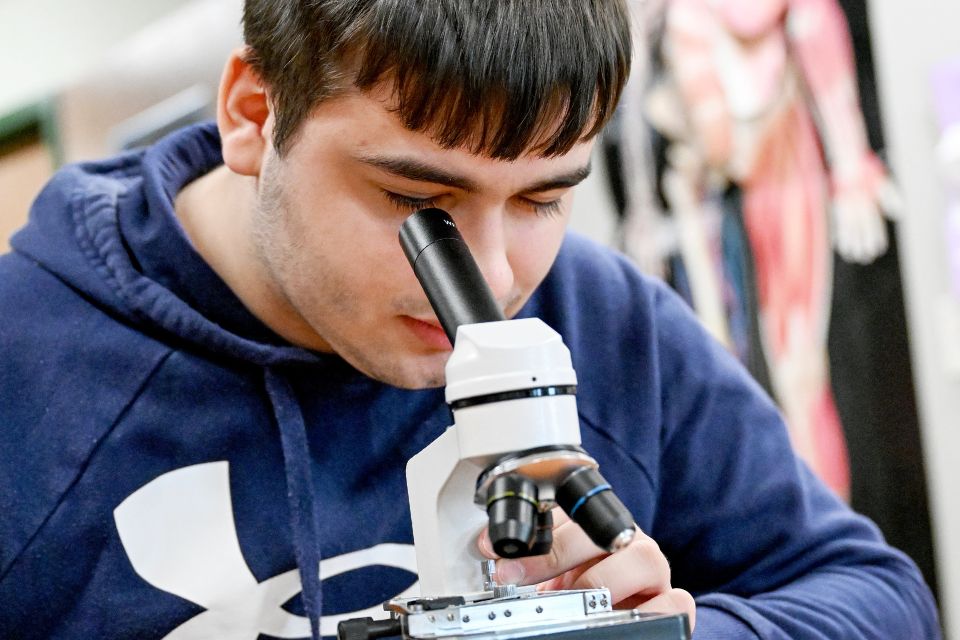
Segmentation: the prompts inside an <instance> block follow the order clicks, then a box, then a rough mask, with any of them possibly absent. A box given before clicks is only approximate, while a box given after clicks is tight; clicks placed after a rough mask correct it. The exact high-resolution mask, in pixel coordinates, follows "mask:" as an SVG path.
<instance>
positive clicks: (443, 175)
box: [357, 156, 479, 191]
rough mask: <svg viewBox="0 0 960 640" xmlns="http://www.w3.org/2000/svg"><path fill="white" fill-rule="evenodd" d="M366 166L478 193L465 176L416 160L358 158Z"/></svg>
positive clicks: (403, 176) (383, 157)
mask: <svg viewBox="0 0 960 640" xmlns="http://www.w3.org/2000/svg"><path fill="white" fill-rule="evenodd" d="M357 159H358V160H359V161H360V162H363V163H364V164H369V165H371V166H374V167H377V168H378V169H382V170H384V171H386V172H387V173H392V174H393V175H395V176H399V177H401V178H406V179H407V180H415V181H417V182H433V183H435V184H442V185H446V186H448V187H454V188H456V189H462V190H463V191H478V190H479V189H478V188H477V183H475V182H474V181H473V180H471V179H470V178H467V177H465V176H458V175H457V174H455V173H450V172H449V171H447V170H446V169H441V168H440V167H435V166H433V165H429V164H427V163H425V162H421V161H420V160H416V159H414V158H403V157H390V156H359V157H358V158H357Z"/></svg>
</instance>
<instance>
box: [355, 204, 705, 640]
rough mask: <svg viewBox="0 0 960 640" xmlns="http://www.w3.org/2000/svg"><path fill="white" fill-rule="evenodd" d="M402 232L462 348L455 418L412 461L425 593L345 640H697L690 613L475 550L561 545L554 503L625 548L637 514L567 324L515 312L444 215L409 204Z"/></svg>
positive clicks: (453, 399)
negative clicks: (595, 421) (588, 434)
mask: <svg viewBox="0 0 960 640" xmlns="http://www.w3.org/2000/svg"><path fill="white" fill-rule="evenodd" d="M400 243H401V245H402V246H403V250H404V253H405V254H406V256H407V259H408V260H409V261H410V264H411V266H412V267H413V270H414V272H415V273H416V275H417V278H418V280H419V281H420V284H421V285H422V286H423V288H424V290H425V292H426V294H427V298H428V299H429V300H430V304H431V305H432V307H433V309H434V311H435V312H436V314H437V317H438V318H439V320H440V324H441V325H442V327H443V329H444V331H445V332H446V334H447V336H448V337H449V338H450V341H451V343H452V344H453V345H454V349H453V353H452V354H451V356H450V359H449V360H448V362H447V366H446V379H447V385H446V401H447V403H448V405H449V406H450V409H451V410H452V413H453V422H454V424H453V425H452V426H450V427H448V428H447V430H446V431H445V432H444V433H443V435H441V436H440V437H439V438H437V439H436V440H434V441H433V442H432V443H431V444H429V445H428V446H427V447H426V448H425V449H424V450H423V451H421V452H420V453H418V454H417V455H415V456H414V457H413V458H411V460H410V461H409V462H408V464H407V488H408V493H409V497H410V514H411V519H412V524H413V538H414V547H415V549H416V555H417V570H418V574H419V578H420V596H419V597H416V598H407V599H394V600H391V601H389V602H387V603H385V604H384V609H386V610H387V611H389V612H390V617H389V619H386V620H374V619H372V618H358V619H353V620H347V621H344V622H341V623H340V625H339V628H338V633H337V635H338V638H339V640H371V639H373V638H381V637H392V636H401V637H403V638H405V639H407V638H409V639H414V638H415V639H428V638H429V639H435V640H444V639H447V638H463V639H466V640H472V639H477V640H480V639H483V640H506V639H510V638H530V637H538V638H547V637H550V638H560V637H563V638H574V637H576V638H590V639H596V640H617V639H619V638H633V639H635V640H689V638H690V631H689V622H688V620H687V616H686V615H657V614H647V613H641V612H639V611H629V610H626V611H624V610H614V609H613V603H612V601H611V597H610V592H609V591H608V590H607V589H603V588H600V589H572V590H561V591H542V592H540V591H537V589H536V587H535V586H520V585H515V584H502V583H501V582H500V581H499V580H498V577H497V574H496V569H495V566H496V565H495V563H494V561H493V560H488V559H484V558H483V557H482V556H481V555H480V553H479V551H478V550H477V537H478V535H479V533H480V531H481V530H482V528H483V527H485V526H486V527H487V528H488V533H489V537H490V541H491V543H492V545H493V549H494V551H495V552H496V553H497V554H498V555H499V556H500V557H503V558H520V557H524V556H533V555H541V554H545V553H548V552H549V551H550V547H551V544H552V529H553V521H552V516H551V510H552V509H553V508H554V507H556V506H559V507H560V508H562V509H563V510H564V512H566V514H567V515H568V516H569V517H570V519H571V520H573V521H574V522H575V523H577V524H578V525H579V526H580V527H581V528H582V529H583V530H584V532H585V533H586V534H587V535H588V536H589V537H590V539H591V540H592V541H593V542H594V543H595V544H596V545H597V546H598V547H599V548H601V549H604V550H606V551H608V552H610V553H614V554H615V553H616V552H617V551H618V550H620V549H622V548H624V547H626V546H627V545H628V544H629V543H630V541H631V540H632V539H633V537H634V536H635V535H636V525H635V524H634V521H633V517H632V516H631V514H630V512H629V511H628V510H627V508H626V507H625V506H624V505H623V503H622V502H621V501H620V500H619V498H617V496H616V494H615V493H614V492H613V489H612V488H611V486H610V485H609V484H608V483H607V482H606V481H605V480H604V479H603V476H601V475H600V473H599V471H598V465H597V462H596V461H595V460H594V459H593V458H591V457H590V455H589V454H588V453H587V452H586V451H584V450H583V449H582V448H581V447H580V424H579V419H578V415H577V406H576V398H575V394H576V385H577V379H576V374H575V372H574V370H573V368H572V364H571V359H570V352H569V350H568V349H567V347H566V346H565V345H564V344H563V341H562V339H561V337H560V335H559V334H558V333H557V332H556V331H554V330H553V329H551V328H550V327H548V326H547V325H546V324H545V323H544V322H542V321H541V320H539V319H537V318H526V319H519V320H506V319H505V318H504V317H503V314H502V312H501V310H500V308H499V306H498V305H497V303H496V301H495V299H494V297H493V294H492V293H491V291H490V289H489V287H488V286H487V283H486V281H485V280H484V279H483V276H482V275H481V273H480V270H479V268H478V267H477V265H476V262H474V260H473V257H472V256H471V254H470V251H469V249H468V248H467V245H466V243H465V242H464V241H463V238H462V237H461V236H460V232H459V231H458V230H457V227H456V224H455V223H454V221H453V219H452V218H451V217H450V216H449V215H448V214H447V213H446V212H444V211H442V210H440V209H434V208H431V209H424V210H421V211H418V212H416V213H414V214H413V215H411V216H410V217H409V218H408V219H407V220H406V221H405V222H404V224H403V226H402V227H401V230H400Z"/></svg>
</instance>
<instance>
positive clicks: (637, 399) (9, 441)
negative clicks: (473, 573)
mask: <svg viewBox="0 0 960 640" xmlns="http://www.w3.org/2000/svg"><path fill="white" fill-rule="evenodd" d="M220 162H221V157H220V151H219V140H218V138H217V136H216V131H215V129H214V128H213V127H212V126H209V125H206V126H200V127H193V128H190V129H186V130H183V131H181V132H178V133H175V134H174V135H172V136H170V137H168V138H166V139H165V140H164V141H162V142H161V143H159V144H158V145H156V146H154V147H152V148H150V149H148V150H146V151H145V152H138V153H132V154H127V155H123V156H120V157H117V158H114V159H111V160H107V161H104V162H98V163H91V164H85V165H78V166H70V167H67V168H65V169H63V170H62V171H61V172H59V173H58V174H57V176H56V177H55V178H54V179H53V180H52V181H51V183H50V184H49V185H48V186H47V187H46V188H45V189H44V191H43V192H42V193H41V195H40V196H39V198H38V199H37V201H36V203H35V205H34V207H33V209H32V212H31V218H30V222H29V223H28V225H27V226H26V227H25V228H24V229H23V230H22V231H20V232H19V233H18V234H17V235H16V236H15V237H14V238H13V241H12V245H13V251H12V253H10V254H7V255H4V256H2V257H0V637H2V638H138V639H147V638H166V639H170V640H175V639H187V638H230V639H237V640H256V639H257V638H304V637H309V636H310V635H311V624H310V622H308V620H309V619H310V618H311V617H315V618H316V619H317V620H319V623H315V624H314V625H313V626H314V629H313V634H315V635H316V634H323V635H329V634H333V633H334V632H335V628H336V622H337V621H338V620H339V619H341V618H342V617H344V616H355V615H369V612H368V611H366V610H368V609H369V610H371V611H373V612H377V611H378V609H379V605H380V603H381V602H382V601H384V600H387V599H389V598H391V597H394V596H396V595H398V594H401V593H402V594H408V595H409V594H412V593H415V592H416V588H417V586H416V575H415V570H416V565H415V561H414V556H413V553H412V546H411V544H412V537H411V531H410V520H409V512H408V507H407V497H406V489H405V484H404V473H403V472H404V465H405V464H406V461H407V460H408V459H409V458H410V457H411V456H412V455H413V454H415V453H416V452H418V451H419V450H420V449H422V448H423V447H424V446H425V445H426V444H427V443H429V442H430V441H431V440H432V439H433V438H435V437H436V436H438V435H439V434H440V433H441V432H442V430H443V429H444V428H445V427H446V426H447V424H448V422H449V412H448V410H447V408H446V406H445V405H444V402H443V393H442V390H441V389H430V390H422V391H405V390H400V389H396V388H393V387H390V386H388V385H385V384H383V383H380V382H378V381H376V380H372V379H370V378H368V377H366V376H364V375H362V374H361V373H359V372H357V371H356V370H354V369H353V368H351V367H350V366H349V365H347V364H346V363H345V362H344V361H343V360H341V359H340V358H338V357H336V356H330V355H322V354H316V353H312V352H308V351H305V350H302V349H299V348H295V347H292V346H290V345H288V344H286V343H284V341H283V340H282V339H280V338H279V337H278V336H276V335H275V334H274V333H272V332H271V331H270V330H269V329H268V328H267V327H265V326H264V325H262V324H261V323H260V322H259V321H258V320H257V319H256V318H255V317H254V316H252V315H251V314H250V313H249V311H247V310H246V309H245V308H244V307H243V305H242V304H241V303H240V301H239V300H238V299H237V298H236V296H234V294H233V293H232V292H231V291H230V290H229V289H228V288H227V287H226V285H225V284H224V283H223V282H222V281H221V280H220V279H219V278H218V277H217V276H216V275H215V273H214V272H213V271H212V270H211V269H210V268H209V267H208V266H207V265H206V264H205V263H204V262H203V260H202V259H201V257H200V256H199V255H198V254H197V253H196V252H195V251H194V249H193V248H192V247H191V245H190V242H189V241H188V239H187V238H186V236H185V235H184V233H183V231H182V229H181V228H180V227H179V225H178V223H177V221H176V218H175V217H174V213H173V205H172V201H173V198H174V196H175V194H176V193H177V192H178V191H179V190H180V189H181V188H182V187H183V186H184V185H185V184H187V183H188V182H190V181H191V180H193V179H194V178H196V177H198V176H199V175H202V174H203V173H205V172H207V171H209V170H210V169H212V168H213V167H215V166H217V165H218V164H219V163H220ZM520 315H521V316H538V317H540V318H542V319H543V320H544V321H545V322H546V323H547V324H549V325H550V326H552V327H554V328H555V329H556V330H557V331H559V332H560V334H562V336H563V338H564V340H565V342H566V344H567V345H568V346H569V348H570V350H571V352H572V356H573V361H574V367H575V368H576V370H577V374H578V379H579V381H580V384H579V391H578V405H579V412H580V419H581V429H582V436H583V444H584V447H585V448H586V449H587V450H588V451H589V452H590V453H591V454H592V455H593V456H594V457H596V458H597V460H598V461H599V462H600V468H601V470H602V471H603V473H604V475H605V476H606V477H607V478H608V479H609V480H610V482H611V483H612V484H613V486H614V487H615V489H616V490H617V492H618V494H619V496H620V497H621V498H622V499H623V501H624V502H625V503H626V505H627V506H628V507H629V508H630V510H631V511H632V512H633V515H634V516H635V518H636V521H637V523H638V524H639V525H640V527H641V528H642V529H643V530H644V531H646V532H647V533H649V534H650V535H651V536H652V537H653V538H654V539H655V540H657V542H658V543H659V544H660V546H661V548H662V550H663V552H664V553H665V555H666V556H667V558H668V559H669V561H670V565H671V567H672V572H673V577H672V581H673V585H674V586H678V587H683V588H685V589H687V590H689V591H691V592H692V593H693V594H694V595H695V596H696V598H697V604H698V618H697V629H696V634H695V638H697V639H698V640H709V639H716V638H724V639H726V638H754V637H756V638H790V639H793V640H800V639H807V638H809V639H814V638H818V639H830V640H837V639H839V638H904V639H906V638H916V639H928V638H937V637H939V630H938V625H937V616H936V612H935V609H934V605H933V602H932V599H931V596H930V593H929V591H928V590H927V588H926V586H925V585H924V584H923V582H922V579H921V578H920V576H919V573H918V572H917V570H916V568H915V567H914V566H913V565H912V564H911V563H910V561H909V560H907V558H906V557H905V556H904V555H903V554H901V553H899V552H898V551H896V550H894V549H891V548H890V547H888V546H886V545H885V544H884V542H883V540H882V539H881V537H880V535H879V534H878V532H877V530H876V529H875V527H874V526H873V525H872V524H871V523H870V522H869V521H867V520H865V519H864V518H862V517H859V516H857V515H855V514H854V513H852V512H851V511H850V510H849V509H848V508H847V507H845V506H844V505H843V504H842V503H841V502H840V501H839V500H838V499H837V498H836V497H834V496H833V495H832V494H831V493H830V492H828V491H827V490H826V489H825V488H824V487H823V486H822V485H821V483H820V482H818V481H817V480H816V479H815V478H814V477H812V475H811V474H810V472H809V471H808V470H807V469H806V467H805V466H804V465H802V464H801V463H799V462H798V461H797V459H796V458H795V457H794V455H793V453H792V452H791V449H790V446H789V443H788V439H787V434H786V430H785V428H784V426H783V423H782V421H781V419H780V417H779V416H778V414H777V411H776V410H775V408H774V407H773V406H772V404H771V403H770V401H769V400H768V398H767V397H765V396H764V394H763V393H762V391H761V390H760V389H759V388H758V387H757V385H756V384H754V383H753V382H752V381H751V380H750V378H749V377H748V376H747V374H746V373H744V371H743V370H742V369H741V367H740V366H739V365H738V364H737V363H736V362H735V361H734V360H733V359H732V358H731V357H730V355H728V354H727V353H726V352H725V351H724V350H723V349H722V348H721V347H719V346H718V345H716V344H715V343H714V342H712V341H711V340H710V339H709V338H708V337H706V336H705V334H704V332H703V331H702V330H701V328H700V327H699V325H698V324H697V322H696V320H695V319H694V318H693V317H692V316H691V314H690V313H689V312H688V310H687V309H686V308H685V307H684V305H683V303H682V302H679V301H678V299H677V298H676V297H675V296H674V295H672V294H671V293H670V292H669V291H668V290H667V289H665V288H664V287H663V286H662V285H660V284H658V283H655V282H653V281H651V280H648V279H646V278H644V277H643V276H641V275H640V274H639V273H638V272H637V271H636V270H635V269H634V268H633V267H632V266H631V265H630V264H629V263H628V262H627V261H626V260H625V259H624V258H622V257H621V256H618V255H615V254H614V253H612V252H610V251H607V250H605V249H603V248H601V247H599V246H595V245H594V244H591V243H590V242H588V241H586V240H584V239H583V238H579V237H576V236H575V235H572V234H571V235H568V237H567V238H566V239H565V241H564V244H563V247H562V249H561V250H560V254H559V256H558V258H557V260H556V263H555V264H554V266H553V268H552V270H551V272H550V273H549V275H548V276H547V278H546V280H545V281H544V282H543V284H542V285H541V286H540V287H539V289H538V290H537V291H536V293H535V294H534V296H533V298H532V299H531V300H530V302H529V303H528V304H527V305H526V307H525V308H524V309H523V311H522V312H521V314H520ZM317 566H319V567H320V571H319V576H318V572H317V571H316V567H317ZM321 580H322V582H321ZM301 591H302V594H301ZM380 613H381V614H382V612H380Z"/></svg>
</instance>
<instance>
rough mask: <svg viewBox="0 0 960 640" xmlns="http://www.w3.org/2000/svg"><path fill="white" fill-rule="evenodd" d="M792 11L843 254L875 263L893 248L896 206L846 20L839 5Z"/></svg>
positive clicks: (804, 1) (798, 2)
mask: <svg viewBox="0 0 960 640" xmlns="http://www.w3.org/2000/svg"><path fill="white" fill-rule="evenodd" d="M789 6H790V9H789V14H788V16H789V17H788V21H787V27H788V33H789V36H790V42H791V49H792V52H793V54H794V56H795V58H796V60H797V64H798V66H799V68H800V71H801V73H802V75H803V78H804V82H805V84H806V86H807V93H808V97H809V99H810V102H811V103H812V105H811V106H812V107H813V112H814V114H815V116H816V122H817V127H818V129H819V131H820V139H821V142H822V144H823V148H824V151H825V153H826V156H827V160H828V162H829V165H830V181H831V188H832V195H833V215H834V222H835V236H836V243H837V249H838V250H839V251H840V254H841V255H843V256H844V257H845V258H847V259H849V260H854V261H857V262H870V261H871V260H873V258H875V257H876V256H877V255H880V254H882V253H883V252H884V250H885V249H886V246H887V235H886V228H885V226H884V224H883V220H882V217H881V211H880V207H881V206H882V207H886V208H888V209H889V208H892V207H895V206H896V205H895V204H894V203H893V202H891V201H892V200H893V198H892V194H891V189H892V187H891V186H890V185H889V182H888V180H887V175H886V170H885V168H884V167H883V165H882V163H881V162H880V160H879V159H878V158H877V157H876V156H875V155H874V154H873V152H872V150H871V149H870V146H869V144H868V142H867V132H866V127H865V125H864V122H863V114H862V113H861V112H860V103H859V98H858V95H857V80H856V70H855V64H854V58H853V46H852V43H851V41H850V34H849V32H848V30H847V22H846V18H845V17H844V15H843V11H842V10H841V9H840V5H839V4H837V1H836V0H790V5H789ZM890 213H893V212H890Z"/></svg>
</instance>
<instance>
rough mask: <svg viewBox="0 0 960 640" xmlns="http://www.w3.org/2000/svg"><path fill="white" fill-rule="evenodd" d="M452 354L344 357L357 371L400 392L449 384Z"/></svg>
mask: <svg viewBox="0 0 960 640" xmlns="http://www.w3.org/2000/svg"><path fill="white" fill-rule="evenodd" d="M449 358H450V352H441V353H433V354H429V355H422V354H420V355H413V354H404V355H395V356H393V357H392V358H384V357H383V356H382V355H381V356H379V357H378V356H377V355H373V354H369V355H368V354H364V355H362V356H359V357H354V358H351V357H349V356H346V355H345V356H344V359H346V360H347V361H348V362H350V364H352V365H353V366H354V368H356V369H357V370H359V371H361V372H362V373H364V374H366V375H367V376H369V377H370V378H373V379H374V380H379V381H380V382H383V383H386V384H389V385H390V386H393V387H398V388H400V389H410V390H416V389H435V388H437V387H442V386H443V385H444V384H445V383H446V365H447V360H448V359H449Z"/></svg>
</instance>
